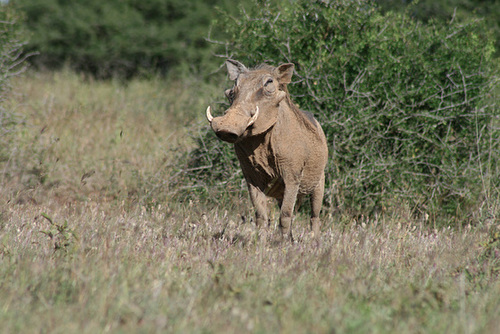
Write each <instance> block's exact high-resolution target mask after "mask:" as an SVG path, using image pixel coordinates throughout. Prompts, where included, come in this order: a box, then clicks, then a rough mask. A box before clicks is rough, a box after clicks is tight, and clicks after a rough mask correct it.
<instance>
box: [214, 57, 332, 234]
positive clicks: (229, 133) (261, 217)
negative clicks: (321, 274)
mask: <svg viewBox="0 0 500 334" xmlns="http://www.w3.org/2000/svg"><path fill="white" fill-rule="evenodd" d="M226 66H227V70H228V72H229V78H230V79H231V80H233V81H234V86H233V88H231V89H228V90H226V91H225V95H226V97H227V98H228V100H229V103H230V104H231V105H230V107H229V109H227V110H226V112H225V114H224V115H223V116H220V117H213V116H212V114H211V112H210V106H209V107H208V108H207V111H206V115H207V119H208V121H209V122H210V125H211V127H212V129H213V131H214V132H215V133H216V135H217V136H218V137H219V138H220V139H222V140H224V141H226V142H229V143H233V144H234V149H235V151H236V155H237V157H238V160H239V161H240V165H241V169H242V171H243V175H244V176H245V179H246V181H247V185H248V189H249V192H250V198H251V200H252V203H253V205H254V207H255V218H256V219H255V220H256V224H257V226H258V227H260V226H262V225H264V224H267V223H268V215H267V197H272V198H276V199H277V200H278V204H279V207H280V210H281V211H280V228H281V232H282V235H283V237H285V238H292V234H291V224H292V216H293V212H294V206H295V203H296V201H297V199H298V198H300V197H302V196H303V195H306V194H311V209H312V210H311V228H312V232H313V234H314V235H315V236H318V235H319V213H320V210H321V204H322V201H323V193H324V187H325V185H324V184H325V172H324V170H325V166H326V162H327V159H328V148H327V145H326V138H325V135H324V133H323V130H322V129H321V126H320V124H319V123H318V121H317V120H316V119H314V117H313V116H312V115H311V114H310V113H307V112H304V111H301V110H299V108H298V107H297V106H296V105H295V104H294V103H293V102H292V100H291V99H290V94H289V93H288V90H287V84H289V83H290V81H291V78H292V75H293V69H294V65H293V64H283V65H280V66H278V67H272V66H269V65H260V66H258V67H257V68H255V69H247V68H246V67H245V66H244V65H243V64H242V63H240V62H238V61H235V60H227V61H226Z"/></svg>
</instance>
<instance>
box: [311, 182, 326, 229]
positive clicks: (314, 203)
mask: <svg viewBox="0 0 500 334" xmlns="http://www.w3.org/2000/svg"><path fill="white" fill-rule="evenodd" d="M324 192H325V175H323V176H322V178H321V181H320V182H319V184H318V185H317V187H316V188H315V189H314V191H313V192H312V193H311V230H312V232H313V235H314V237H315V238H317V237H319V223H320V221H319V213H320V211H321V205H322V204H323V194H324Z"/></svg>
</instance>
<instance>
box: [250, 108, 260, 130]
mask: <svg viewBox="0 0 500 334" xmlns="http://www.w3.org/2000/svg"><path fill="white" fill-rule="evenodd" d="M257 117H259V107H258V106H257V107H255V114H253V116H252V118H250V121H248V125H247V128H248V127H249V126H250V125H252V124H253V123H255V121H256V120H257Z"/></svg>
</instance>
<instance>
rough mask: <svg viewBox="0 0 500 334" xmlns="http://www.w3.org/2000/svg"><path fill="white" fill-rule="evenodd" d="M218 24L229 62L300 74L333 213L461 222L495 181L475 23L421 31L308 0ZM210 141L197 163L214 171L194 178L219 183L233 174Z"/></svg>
mask: <svg viewBox="0 0 500 334" xmlns="http://www.w3.org/2000/svg"><path fill="white" fill-rule="evenodd" d="M219 23H220V25H221V26H222V27H223V29H225V32H226V33H227V34H228V36H229V38H228V41H227V43H226V45H225V50H228V51H227V52H228V53H227V56H228V57H231V58H234V59H238V60H240V61H242V62H243V63H245V64H247V65H257V64H259V63H262V62H269V63H272V64H275V65H277V64H279V63H280V62H292V63H294V64H295V65H296V75H295V77H294V78H295V82H293V83H292V84H291V85H290V87H289V90H290V91H291V94H292V95H293V99H294V101H295V102H296V103H297V104H298V105H299V106H300V107H301V108H302V109H306V110H309V111H311V112H313V113H314V114H315V116H316V117H317V118H318V120H319V121H320V123H321V124H322V126H323V128H324V130H325V133H326V135H327V137H328V143H329V149H330V160H329V164H328V167H327V175H328V180H327V182H328V191H327V196H326V201H327V204H329V205H330V206H331V207H340V208H341V209H343V210H347V211H348V212H352V213H357V214H359V213H363V214H370V213H373V212H374V211H377V212H379V211H385V210H387V209H389V208H390V207H392V206H394V205H396V204H398V203H402V202H404V203H405V204H406V205H410V206H411V208H412V209H413V210H414V211H415V213H419V212H421V213H423V214H425V215H427V214H430V215H431V217H437V216H441V214H444V215H445V216H447V215H449V214H451V215H461V214H463V213H464V212H467V211H468V210H470V209H471V208H472V207H474V206H476V205H479V204H480V203H481V202H482V201H483V200H484V199H485V196H486V195H487V193H488V191H489V189H491V187H492V185H491V184H490V185H488V184H487V183H488V182H490V181H491V182H498V181H497V180H498V176H499V173H498V170H497V167H496V166H497V165H496V163H497V158H498V157H497V152H498V140H496V138H498V135H499V131H498V128H497V127H496V126H497V125H498V114H499V110H498V106H496V105H495V98H494V97H493V96H492V94H493V93H494V89H495V87H497V83H498V77H497V76H496V73H495V71H494V70H495V64H494V58H493V54H494V51H495V50H494V47H493V39H492V38H491V36H490V35H489V34H488V29H487V28H486V27H485V26H484V25H483V24H482V23H481V22H480V21H478V20H474V19H471V20H467V21H461V22H459V21H458V20H455V21H453V22H438V21H431V22H429V23H427V24H423V23H421V22H419V21H416V20H414V19H411V18H410V17H409V15H407V14H406V13H402V14H399V13H390V12H389V13H385V14H382V13H381V12H380V11H379V10H378V8H377V7H376V6H375V5H374V4H373V2H370V1H360V0H358V1H343V0H336V1H329V2H325V1H306V0H304V1H290V2H283V4H282V6H275V5H272V4H270V3H269V2H264V3H263V5H262V10H261V13H260V15H259V16H258V17H251V16H249V15H245V13H242V15H239V16H238V17H237V19H233V18H232V17H229V16H228V17H226V18H225V19H223V20H221V22H219ZM228 85H230V83H228ZM221 94H222V93H221ZM207 131H208V133H207V134H206V135H205V137H203V140H200V142H199V149H198V150H196V151H194V153H193V155H192V158H193V160H192V161H193V162H194V166H196V165H197V164H198V165H201V164H209V165H213V167H212V168H211V170H203V173H200V174H196V175H195V178H202V180H210V181H214V180H218V181H219V184H221V182H222V181H224V180H223V179H224V178H225V177H227V175H235V173H234V172H231V171H229V170H228V167H231V168H237V167H235V166H236V164H235V163H233V164H227V163H226V161H227V160H228V157H227V154H229V153H227V151H226V150H215V151H214V150H213V148H214V147H219V145H220V144H219V143H217V139H215V137H214V136H213V135H212V134H211V133H210V130H207ZM201 143H203V146H202V145H200V144H201ZM230 157H231V159H233V161H234V156H230ZM218 161H220V163H218ZM222 162H224V163H222ZM220 171H224V172H223V173H221V172H220Z"/></svg>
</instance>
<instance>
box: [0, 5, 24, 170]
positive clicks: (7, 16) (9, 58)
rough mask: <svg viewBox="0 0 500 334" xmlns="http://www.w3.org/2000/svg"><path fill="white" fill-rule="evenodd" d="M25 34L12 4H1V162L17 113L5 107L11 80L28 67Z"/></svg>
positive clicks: (5, 152)
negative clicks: (24, 49) (25, 52)
mask: <svg viewBox="0 0 500 334" xmlns="http://www.w3.org/2000/svg"><path fill="white" fill-rule="evenodd" d="M25 40H26V39H25V35H24V32H23V29H22V27H21V24H20V23H19V17H18V16H17V14H16V12H15V11H14V10H12V8H11V7H10V6H7V5H1V4H0V162H1V161H2V160H4V159H5V158H6V154H7V153H8V150H7V147H8V141H9V140H8V136H7V134H8V133H9V132H10V131H12V129H13V125H15V123H16V118H15V115H14V114H13V112H12V111H11V110H9V109H8V108H6V107H5V99H6V98H7V96H8V94H9V92H10V89H11V87H10V80H11V79H12V78H13V77H15V76H17V75H19V74H20V73H22V72H23V71H24V70H25V69H26V63H25V60H26V58H27V57H28V56H29V54H25V55H22V48H23V46H24V44H25Z"/></svg>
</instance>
